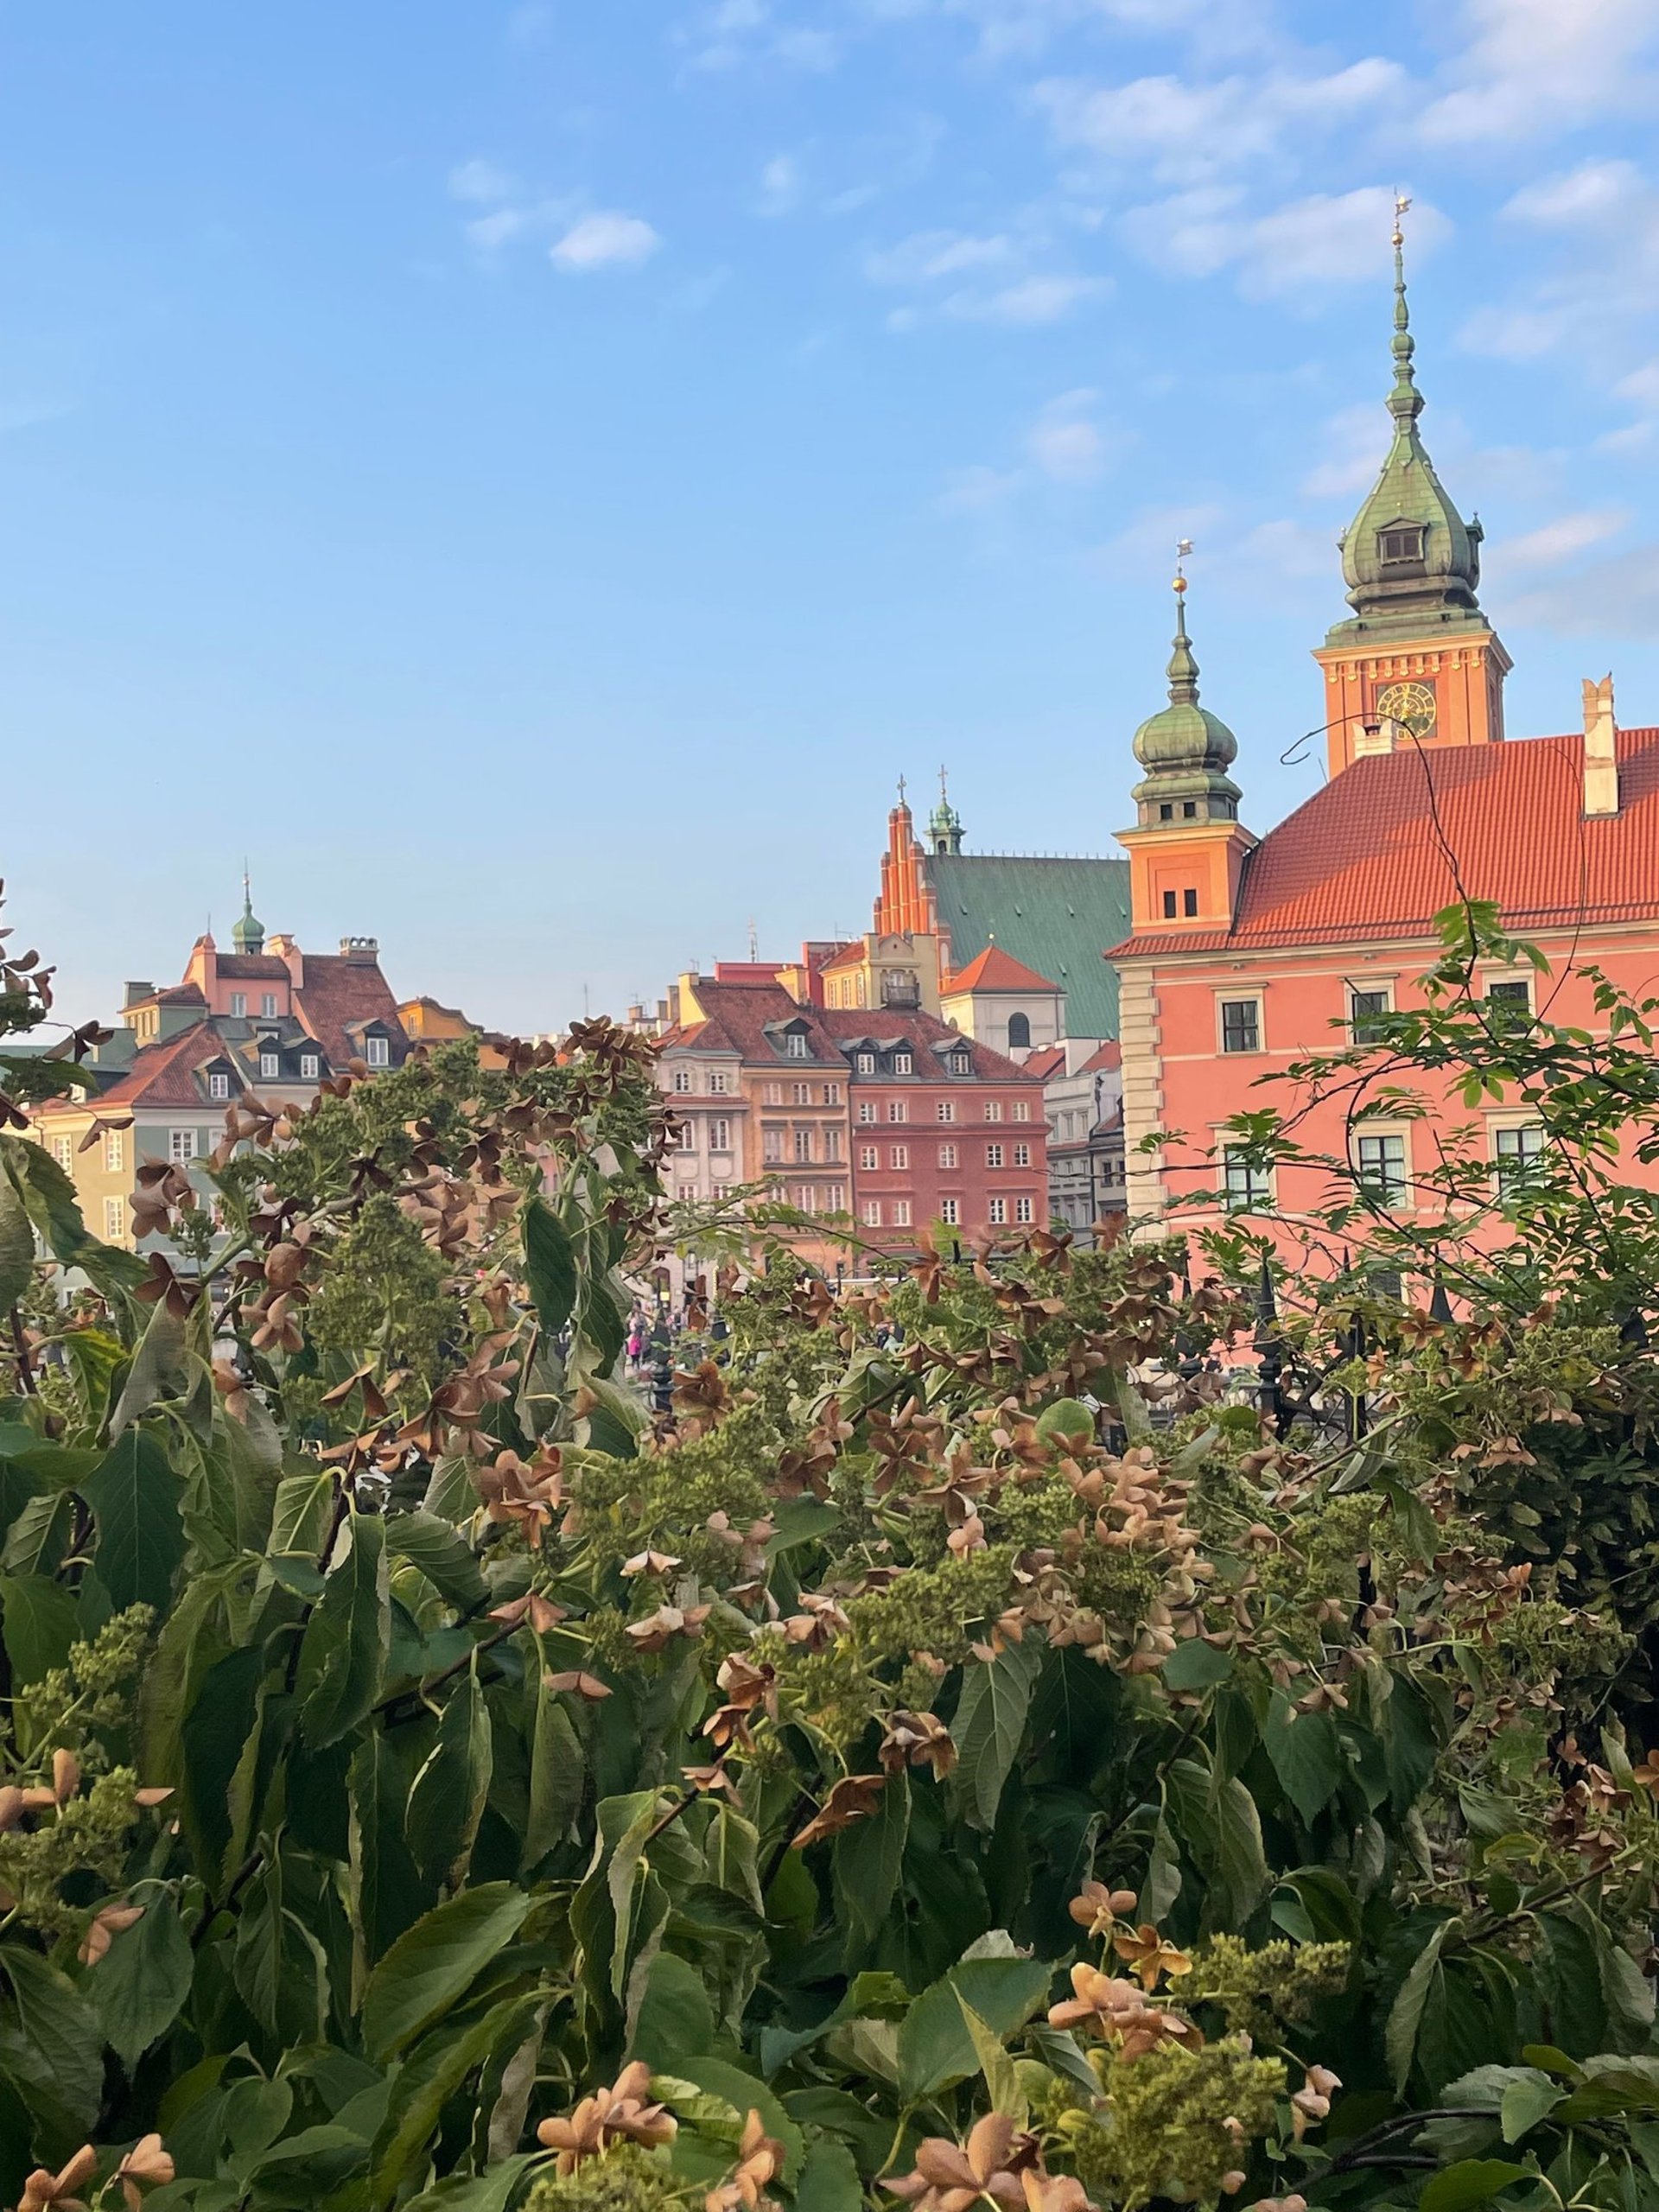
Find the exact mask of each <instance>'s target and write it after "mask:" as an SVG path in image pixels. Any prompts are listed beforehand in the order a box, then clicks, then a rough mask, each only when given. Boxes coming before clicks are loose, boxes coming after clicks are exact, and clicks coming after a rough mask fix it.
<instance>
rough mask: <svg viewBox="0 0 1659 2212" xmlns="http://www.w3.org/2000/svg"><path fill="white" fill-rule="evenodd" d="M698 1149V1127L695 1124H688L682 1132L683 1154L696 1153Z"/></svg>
mask: <svg viewBox="0 0 1659 2212" xmlns="http://www.w3.org/2000/svg"><path fill="white" fill-rule="evenodd" d="M696 1148H697V1125H696V1122H687V1123H686V1125H685V1127H684V1128H683V1129H682V1130H681V1131H680V1150H681V1151H682V1152H695V1151H696Z"/></svg>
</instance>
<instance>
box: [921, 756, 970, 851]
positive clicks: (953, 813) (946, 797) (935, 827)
mask: <svg viewBox="0 0 1659 2212" xmlns="http://www.w3.org/2000/svg"><path fill="white" fill-rule="evenodd" d="M927 840H928V844H929V846H930V847H931V849H932V851H934V852H935V853H938V854H944V855H951V854H956V853H960V852H961V850H962V817H960V815H958V814H957V810H956V809H955V807H953V806H952V805H951V804H950V785H949V784H948V783H947V782H946V780H945V772H944V769H943V768H941V769H940V770H939V803H938V805H937V806H936V807H935V808H934V810H933V811H932V813H931V814H930V815H929V817H928V818H927Z"/></svg>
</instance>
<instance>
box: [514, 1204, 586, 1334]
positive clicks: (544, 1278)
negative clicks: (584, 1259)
mask: <svg viewBox="0 0 1659 2212" xmlns="http://www.w3.org/2000/svg"><path fill="white" fill-rule="evenodd" d="M524 1275H525V1279H526V1281H528V1282H529V1284H530V1294H531V1297H532V1298H533V1299H534V1300H535V1301H536V1311H537V1314H538V1316H539V1317H540V1319H541V1324H542V1326H543V1329H545V1330H546V1332H547V1333H548V1335H549V1336H550V1337H554V1336H556V1335H557V1334H558V1332H559V1331H560V1330H561V1329H562V1328H563V1326H564V1325H565V1323H566V1322H567V1321H568V1320H569V1319H570V1316H571V1314H572V1313H573V1312H574V1311H575V1303H576V1254H575V1246H574V1245H573V1244H572V1243H571V1242H570V1239H569V1236H568V1235H567V1234H566V1233H565V1230H564V1226H563V1223H562V1222H561V1221H560V1220H559V1217H558V1216H557V1215H556V1213H555V1212H554V1211H553V1209H552V1208H551V1206H550V1205H548V1203H547V1201H546V1199H545V1198H538V1197H536V1196H535V1195H534V1194H532V1195H531V1197H530V1198H526V1199H525V1201H524Z"/></svg>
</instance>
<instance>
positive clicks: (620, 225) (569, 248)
mask: <svg viewBox="0 0 1659 2212" xmlns="http://www.w3.org/2000/svg"><path fill="white" fill-rule="evenodd" d="M662 242H663V241H662V239H661V238H660V237H658V233H657V232H655V231H654V230H653V229H652V226H651V225H650V224H649V223H647V222H646V221H645V220H644V219H643V218H642V217H640V216H639V215H620V214H617V213H613V212H610V211H607V210H601V211H600V212H599V213H595V214H592V215H583V216H582V217H580V218H579V219H577V220H576V221H575V222H574V223H573V224H572V225H571V226H570V227H569V230H568V231H567V232H565V234H564V236H563V238H560V239H558V240H557V242H556V244H555V245H553V246H551V247H550V249H549V251H550V253H551V255H552V257H553V259H554V261H555V262H556V264H558V266H559V267H560V268H561V269H570V270H588V269H604V268H608V267H610V266H611V265H613V264H616V263H621V264H625V265H626V264H633V263H638V262H641V261H648V260H649V259H650V258H651V257H652V254H653V253H655V252H656V251H657V249H658V246H660V245H661V244H662Z"/></svg>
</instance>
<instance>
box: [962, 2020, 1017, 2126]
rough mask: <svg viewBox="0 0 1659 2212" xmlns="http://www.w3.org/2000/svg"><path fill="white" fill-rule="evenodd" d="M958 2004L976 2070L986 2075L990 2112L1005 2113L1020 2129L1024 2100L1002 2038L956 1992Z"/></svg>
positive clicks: (1012, 2063) (1012, 2062)
mask: <svg viewBox="0 0 1659 2212" xmlns="http://www.w3.org/2000/svg"><path fill="white" fill-rule="evenodd" d="M957 2004H958V2005H961V2007H962V2017H963V2020H964V2022H965V2023H966V2024H967V2028H968V2034H969V2039H970V2041H971V2042H972V2044H973V2046H974V2056H975V2057H976V2058H977V2059H978V2061H979V2070H980V2072H981V2073H982V2075H984V2076H985V2088H986V2092H987V2094H988V2096H989V2098H990V2101H991V2110H992V2111H993V2112H1002V2113H1007V2114H1008V2116H1009V2118H1010V2119H1011V2120H1014V2123H1015V2125H1016V2126H1020V2127H1023V2126H1025V2124H1026V2120H1027V2107H1026V2101H1025V2098H1024V2097H1023V2096H1022V2095H1021V2094H1020V2077H1019V2075H1017V2074H1016V2073H1015V2072H1014V2061H1013V2060H1012V2059H1011V2058H1010V2057H1009V2056H1008V2054H1007V2051H1006V2050H1003V2048H1002V2038H1001V2037H1000V2036H997V2035H993V2034H992V2032H991V2031H990V2029H989V2027H988V2025H987V2024H986V2023H985V2022H984V2021H983V2020H982V2019H981V2018H980V2017H979V2015H978V2013H977V2012H975V2010H974V2008H973V2006H972V2005H970V2004H969V2002H968V2000H967V1999H966V1998H965V1997H963V1993H962V1992H961V1991H960V1990H958V1991H957Z"/></svg>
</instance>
